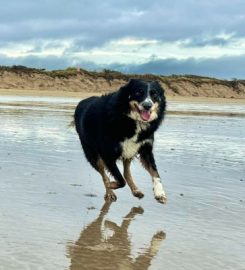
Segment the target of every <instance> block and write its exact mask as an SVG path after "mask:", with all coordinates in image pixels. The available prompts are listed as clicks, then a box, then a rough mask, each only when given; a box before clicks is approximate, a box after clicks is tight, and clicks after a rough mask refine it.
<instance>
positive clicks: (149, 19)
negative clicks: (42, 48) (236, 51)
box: [0, 0, 245, 47]
mask: <svg viewBox="0 0 245 270" xmlns="http://www.w3.org/2000/svg"><path fill="white" fill-rule="evenodd" d="M244 10H245V2H244V1H242V0H234V1H233V2H232V3H231V2H230V0H213V1H194V0H183V1H173V0H167V1H161V0H146V1H137V0H132V1H129V0H125V1H123V0H119V1H116V2H115V1H113V0H107V1H98V0H94V1H88V0H82V1H81V0H80V1H78V0H71V1H67V0H52V1H47V0H42V1H41V0H36V1H31V0H23V1H18V0H12V1H6V2H5V3H4V5H1V10H0V36H1V39H2V40H6V41H13V42H18V41H25V40H30V39H32V40H33V39H58V38H59V39H67V38H75V39H80V41H81V46H85V47H88V46H91V47H93V46H100V45H102V44H103V43H105V42H107V41H110V40H115V39H118V38H123V37H127V36H133V37H138V38H146V39H147V38H150V39H157V40H161V41H176V40H181V39H186V38H193V37H199V36H202V35H210V36H215V35H217V34H218V33H220V32H227V33H234V35H236V36H239V35H245V28H244V24H245V17H244ZM83 43H84V45H83ZM199 46H202V44H199Z"/></svg>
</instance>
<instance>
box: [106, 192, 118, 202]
mask: <svg viewBox="0 0 245 270" xmlns="http://www.w3.org/2000/svg"><path fill="white" fill-rule="evenodd" d="M104 198H105V201H106V202H115V201H116V200H117V196H116V194H115V193H114V192H112V191H110V192H106V194H105V197H104Z"/></svg>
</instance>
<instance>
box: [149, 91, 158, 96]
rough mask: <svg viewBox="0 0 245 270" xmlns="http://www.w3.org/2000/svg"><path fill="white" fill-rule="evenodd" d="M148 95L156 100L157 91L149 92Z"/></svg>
mask: <svg viewBox="0 0 245 270" xmlns="http://www.w3.org/2000/svg"><path fill="white" fill-rule="evenodd" d="M150 94H151V96H152V97H153V98H158V94H157V91H156V90H151V92H150Z"/></svg>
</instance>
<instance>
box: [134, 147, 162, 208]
mask: <svg viewBox="0 0 245 270" xmlns="http://www.w3.org/2000/svg"><path fill="white" fill-rule="evenodd" d="M139 154H140V160H141V163H142V165H143V166H144V168H145V169H146V170H147V171H148V172H149V173H150V175H151V177H152V182H153V191H154V195H155V199H156V200H157V201H158V202H160V203H166V202H167V197H166V194H165V191H164V189H163V185H162V183H161V179H160V176H159V173H158V171H157V166H156V163H155V159H154V155H153V152H152V144H150V143H146V144H144V145H143V146H142V147H141V148H140V150H139Z"/></svg>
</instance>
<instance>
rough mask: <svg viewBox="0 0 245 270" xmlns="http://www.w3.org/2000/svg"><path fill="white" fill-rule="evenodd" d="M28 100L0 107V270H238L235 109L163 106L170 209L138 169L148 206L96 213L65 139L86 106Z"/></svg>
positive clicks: (77, 149)
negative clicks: (79, 110) (78, 110)
mask: <svg viewBox="0 0 245 270" xmlns="http://www.w3.org/2000/svg"><path fill="white" fill-rule="evenodd" d="M18 91H19V90H18ZM18 93H20V92H18ZM28 93H30V92H28V91H27V92H26V94H24V92H22V93H20V94H19V95H18V96H16V95H14V93H13V92H11V93H10V92H8V91H6V92H4V91H2V90H1V96H0V121H1V132H0V149H1V156H0V181H1V185H0V197H1V204H0V219H1V222H0V246H1V247H2V248H1V251H0V270H6V269H7V270H17V269H47V270H50V269H51V270H52V269H54V270H55V269H153V270H155V269H159V270H161V269H168V270H178V269H192V270H199V269H202V270H206V269H207V270H210V269H212V270H216V269H217V270H220V269H222V270H224V269H227V270H228V269H235V270H242V269H244V265H245V258H244V255H243V253H244V252H243V249H244V243H245V228H244V224H245V197H244V194H245V167H244V161H245V150H244V145H245V129H244V127H245V117H243V116H242V115H241V113H244V112H245V102H244V100H235V99H229V100H223V102H221V100H220V99H219V100H215V99H212V101H210V99H195V100H193V99H187V98H186V99H181V98H179V99H175V98H169V105H168V110H169V112H170V113H169V114H167V116H166V119H165V121H164V124H163V125H162V126H161V128H160V129H159V131H158V132H157V135H156V144H155V149H154V151H155V155H156V160H157V165H158V168H159V172H160V175H161V177H162V179H163V183H164V185H165V189H166V191H167V195H168V203H167V204H166V205H161V204H159V203H157V202H156V201H155V200H154V198H153V192H152V184H151V181H150V177H149V175H148V174H147V173H146V172H145V170H144V169H143V168H142V167H141V166H140V164H139V162H138V161H137V160H135V162H134V163H133V175H134V176H135V180H136V182H137V183H138V185H139V187H140V188H141V190H142V191H143V192H144V193H145V197H144V198H143V199H142V200H138V199H137V198H135V197H133V196H132V195H131V193H130V190H129V188H128V187H125V188H124V189H121V190H117V191H116V193H117V197H118V200H117V202H115V203H112V204H105V203H104V199H103V196H104V187H103V183H102V180H101V179H100V176H99V175H98V174H97V173H96V172H95V171H94V170H92V169H91V167H90V165H89V164H88V162H87V161H86V160H85V158H84V156H83V153H82V151H81V146H80V143H79V140H78V137H77V135H76V133H75V131H74V129H72V128H68V124H69V123H70V122H71V120H72V114H73V109H74V107H75V105H76V103H77V101H78V100H79V99H80V98H82V97H84V96H82V95H81V96H80V95H78V94H76V95H74V96H73V95H66V94H65V95H59V94H58V95H57V96H59V98H54V97H52V96H50V95H48V96H47V95H46V94H45V93H43V95H39V94H38V93H36V94H35V93H33V92H31V95H30V94H28ZM56 94H57V93H56ZM90 94H91V93H90ZM171 111H172V112H176V113H172V114H171ZM182 112H183V113H182ZM193 112H194V115H193ZM195 112H206V113H207V114H200V115H195ZM214 112H215V113H216V114H212V113H214ZM231 112H233V113H234V112H235V114H234V115H233V116H232V117H229V115H230V113H231ZM217 113H220V114H217ZM208 114H209V115H208Z"/></svg>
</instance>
